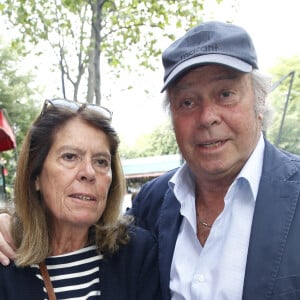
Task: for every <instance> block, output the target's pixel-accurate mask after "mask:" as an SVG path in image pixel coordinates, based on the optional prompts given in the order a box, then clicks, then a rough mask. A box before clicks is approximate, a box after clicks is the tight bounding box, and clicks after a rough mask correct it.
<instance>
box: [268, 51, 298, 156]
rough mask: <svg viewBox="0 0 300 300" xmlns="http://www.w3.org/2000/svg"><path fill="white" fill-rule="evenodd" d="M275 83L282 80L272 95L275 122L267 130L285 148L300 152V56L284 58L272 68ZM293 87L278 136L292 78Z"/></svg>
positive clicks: (274, 140) (273, 139)
mask: <svg viewBox="0 0 300 300" xmlns="http://www.w3.org/2000/svg"><path fill="white" fill-rule="evenodd" d="M270 72H271V74H272V76H273V81H274V83H276V82H279V81H281V80H282V82H281V84H279V85H278V87H277V88H276V89H274V91H273V92H272V93H271V95H270V101H271V103H272V106H273V108H274V117H273V123H272V126H271V127H270V129H269V130H268V131H267V136H268V138H269V139H270V140H271V141H272V142H273V143H275V144H276V143H277V142H278V146H279V147H280V148H282V149H284V150H287V151H290V152H293V153H297V154H300V126H299V123H300V57H299V56H293V57H290V58H282V59H280V60H279V62H278V64H277V65H276V66H275V67H274V68H273V69H271V71H270ZM290 73H294V78H293V82H292V89H291V93H290V97H289V99H288V106H287V110H286V115H285V118H284V122H283V126H282V131H281V135H280V137H279V136H278V134H279V130H280V125H281V122H282V116H283V112H284V107H285V104H286V100H287V95H288V91H289V85H290V82H291V80H292V75H290V76H289V74H290Z"/></svg>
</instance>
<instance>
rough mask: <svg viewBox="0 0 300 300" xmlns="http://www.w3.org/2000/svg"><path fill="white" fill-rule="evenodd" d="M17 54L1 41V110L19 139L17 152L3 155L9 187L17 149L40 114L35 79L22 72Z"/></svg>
mask: <svg viewBox="0 0 300 300" xmlns="http://www.w3.org/2000/svg"><path fill="white" fill-rule="evenodd" d="M19 69H20V66H19V64H18V51H16V50H14V49H13V48H11V47H9V46H5V45H3V43H2V42H1V39H0V108H1V109H5V110H6V112H7V114H8V117H9V119H10V122H11V126H12V128H13V131H14V133H15V136H16V142H17V149H15V151H14V150H9V151H4V152H0V157H1V160H2V162H3V163H4V165H5V167H6V168H7V169H8V175H7V178H6V181H7V184H8V186H11V185H12V183H13V179H14V175H15V166H16V159H17V151H18V147H19V146H20V145H21V143H22V141H23V138H24V135H25V133H26V132H27V129H28V126H29V124H30V123H31V122H32V120H33V118H34V117H35V116H36V114H37V107H36V104H34V100H33V96H34V95H35V92H36V90H35V89H34V88H32V87H31V82H32V76H31V75H30V74H22V73H20V71H19Z"/></svg>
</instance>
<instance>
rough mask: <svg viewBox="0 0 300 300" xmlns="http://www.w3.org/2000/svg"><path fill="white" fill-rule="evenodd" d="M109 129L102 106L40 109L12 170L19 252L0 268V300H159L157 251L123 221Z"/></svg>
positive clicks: (53, 103) (54, 104)
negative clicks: (46, 299)
mask: <svg viewBox="0 0 300 300" xmlns="http://www.w3.org/2000/svg"><path fill="white" fill-rule="evenodd" d="M110 122H111V113H110V112H109V111H108V110H107V109H105V108H103V107H100V106H96V105H90V104H88V105H87V104H79V103H77V102H72V101H68V100H64V99H54V100H46V101H45V104H44V107H43V110H42V112H41V114H40V116H39V117H38V118H37V119H36V120H35V121H34V123H33V125H32V127H31V128H30V130H29V132H28V134H27V136H26V138H25V140H24V143H23V147H22V151H21V153H20V157H19V161H18V167H17V175H16V181H15V199H14V205H15V213H14V216H13V222H12V236H13V240H14V244H15V245H16V248H17V251H16V259H15V262H14V264H10V266H8V267H2V266H0V282H1V286H0V298H1V299H24V300H25V299H45V298H49V299H51V296H50V295H51V293H52V294H55V295H54V296H56V297H57V298H58V299H74V298H76V299H98V298H99V299H118V300H120V299H130V300H133V299H143V300H144V299H160V294H159V279H158V269H157V252H156V251H157V249H156V243H155V241H154V239H153V237H152V236H151V235H150V233H148V232H146V231H143V230H141V229H137V228H135V227H133V225H130V223H131V220H130V219H129V217H120V204H121V199H122V197H123V194H124V188H125V183H124V177H123V173H122V168H121V164H120V159H119V155H118V152H117V149H118V144H119V140H118V136H117V134H116V132H115V131H114V129H113V128H112V127H111V123H110ZM48 275H50V280H49V278H48V279H47V277H48ZM51 285H52V286H53V287H52V286H51ZM47 293H48V296H47Z"/></svg>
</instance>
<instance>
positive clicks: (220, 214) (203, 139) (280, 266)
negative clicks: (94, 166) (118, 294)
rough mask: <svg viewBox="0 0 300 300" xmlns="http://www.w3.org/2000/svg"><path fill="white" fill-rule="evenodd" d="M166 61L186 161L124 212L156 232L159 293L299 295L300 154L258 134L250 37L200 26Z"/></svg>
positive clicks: (261, 81) (260, 104)
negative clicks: (129, 211) (277, 146)
mask: <svg viewBox="0 0 300 300" xmlns="http://www.w3.org/2000/svg"><path fill="white" fill-rule="evenodd" d="M163 64H164V68H165V76H164V86H163V89H162V90H163V91H166V100H165V103H166V106H167V107H168V109H169V111H170V115H171V119H172V123H173V126H174V131H175V134H176V139H177V142H178V145H179V148H180V151H181V153H182V156H183V158H184V160H185V163H184V164H183V165H182V166H181V167H180V168H179V169H177V170H173V171H170V172H169V173H167V174H165V175H163V176H161V177H159V178H157V179H155V180H153V181H151V182H149V183H147V184H146V185H144V187H143V188H142V190H141V191H140V193H139V194H138V196H137V197H136V198H135V200H134V203H133V207H132V210H131V213H132V214H134V215H135V218H136V222H137V224H138V225H140V226H142V227H145V228H147V229H150V230H151V231H152V232H154V233H155V234H156V235H157V237H158V242H159V249H160V250H159V251H160V253H159V263H160V275H161V286H162V291H163V295H164V299H170V298H171V299H174V300H180V299H185V300H189V299H205V300H207V299H209V300H212V299H217V300H219V299H230V300H234V299H249V300H250V299H251V300H253V299H255V300H259V299H300V255H299V253H300V238H299V231H298V228H299V229H300V203H299V204H298V202H299V197H300V196H299V195H300V172H299V168H300V158H299V157H298V156H296V155H293V154H289V153H286V152H282V151H280V150H278V149H276V148H275V147H274V146H273V145H271V144H270V143H269V142H267V141H266V140H265V138H264V136H263V133H262V132H263V126H264V124H265V123H266V121H267V120H266V117H267V113H268V109H267V107H266V104H265V99H266V96H267V92H268V86H269V81H268V80H267V79H266V78H265V77H264V76H262V75H261V74H260V73H259V72H258V70H257V69H258V65H257V58H256V53H255V49H254V47H253V44H252V41H251V38H250V37H249V35H248V34H247V32H245V30H244V29H242V28H240V27H238V26H235V25H232V24H226V23H220V22H207V23H203V24H201V25H199V26H196V27H195V28H193V29H191V30H190V31H188V32H187V33H186V34H185V35H184V36H183V37H182V38H180V39H178V40H177V41H175V42H174V43H173V44H172V45H171V46H170V47H169V48H167V49H166V51H165V52H164V53H163ZM3 219H4V217H3V218H1V220H3ZM1 220H0V221H1ZM1 223H2V226H3V221H1V222H0V224H1ZM0 248H1V247H0ZM1 249H2V250H3V249H4V246H3V247H2V248H1Z"/></svg>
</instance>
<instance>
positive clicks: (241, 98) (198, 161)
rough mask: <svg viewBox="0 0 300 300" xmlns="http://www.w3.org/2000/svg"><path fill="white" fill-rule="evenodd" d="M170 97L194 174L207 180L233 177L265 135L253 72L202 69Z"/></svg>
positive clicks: (182, 147)
mask: <svg viewBox="0 0 300 300" xmlns="http://www.w3.org/2000/svg"><path fill="white" fill-rule="evenodd" d="M168 93H169V98H170V108H171V114H172V119H173V125H174V130H175V134H176V139H177V142H178V145H179V148H180V150H181V152H182V155H183V157H184V159H185V160H186V161H187V163H188V165H189V166H190V168H191V170H192V171H193V173H194V175H195V176H196V177H197V178H198V179H202V180H217V179H222V178H234V177H235V176H236V175H237V174H238V172H239V171H240V170H241V168H242V167H243V165H244V164H245V162H246V161H247V159H248V158H249V156H250V154H251V153H252V151H253V150H254V148H255V146H256V144H257V141H258V139H259V136H260V133H261V125H262V115H260V114H257V113H256V112H255V101H256V100H255V95H254V91H253V87H252V78H251V74H245V73H241V72H238V71H235V70H233V69H230V68H227V67H224V66H221V65H207V66H202V67H199V68H195V69H193V70H191V71H189V72H188V73H187V74H185V75H184V76H183V77H182V78H180V79H179V80H178V81H177V82H176V83H175V84H173V85H172V86H171V87H170V88H169V89H168ZM228 176H229V177H228Z"/></svg>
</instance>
